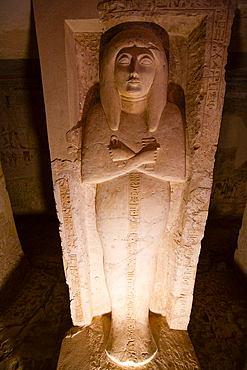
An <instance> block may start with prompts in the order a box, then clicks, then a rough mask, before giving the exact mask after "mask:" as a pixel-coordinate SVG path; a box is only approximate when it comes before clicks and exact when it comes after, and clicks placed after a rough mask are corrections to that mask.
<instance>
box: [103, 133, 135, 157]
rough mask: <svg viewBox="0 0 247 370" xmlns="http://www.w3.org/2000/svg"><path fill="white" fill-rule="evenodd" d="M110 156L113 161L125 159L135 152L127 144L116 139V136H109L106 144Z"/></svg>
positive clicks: (132, 155)
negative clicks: (108, 142) (109, 139)
mask: <svg viewBox="0 0 247 370" xmlns="http://www.w3.org/2000/svg"><path fill="white" fill-rule="evenodd" d="M108 150H109V153H110V157H111V159H112V161H113V162H118V161H127V160H128V159H130V158H132V157H134V156H135V152H133V150H131V149H130V148H129V147H127V145H125V144H124V143H122V142H121V141H119V140H118V138H117V136H115V135H113V136H112V137H111V141H110V145H109V146H108Z"/></svg>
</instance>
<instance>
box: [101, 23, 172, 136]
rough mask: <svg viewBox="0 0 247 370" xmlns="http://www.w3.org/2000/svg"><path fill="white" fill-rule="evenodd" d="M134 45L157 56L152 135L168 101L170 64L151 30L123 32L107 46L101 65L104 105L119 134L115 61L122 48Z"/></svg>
mask: <svg viewBox="0 0 247 370" xmlns="http://www.w3.org/2000/svg"><path fill="white" fill-rule="evenodd" d="M132 46H136V47H145V48H148V49H149V50H150V51H151V52H152V54H153V56H154V61H155V76H154V80H153V83H152V86H151V87H150V90H149V92H148V95H147V97H146V114H147V126H148V129H149V131H150V132H154V131H155V130H156V129H157V127H158V125H159V121H160V117H161V114H162V112H163V109H164V107H165V105H166V102H167V86H168V63H167V58H166V54H165V51H164V48H163V46H162V44H161V42H160V41H159V39H158V38H157V36H156V35H155V33H154V32H153V31H152V30H151V29H150V31H147V30H144V29H140V30H139V29H128V30H125V31H122V32H119V33H118V34H117V35H116V36H114V37H113V39H112V40H111V41H110V43H109V44H108V45H107V47H106V50H105V52H104V54H103V58H102V60H101V64H100V99H101V104H102V106H103V109H104V112H105V114H106V118H107V121H108V124H109V126H110V128H111V129H112V130H113V131H117V130H118V128H119V124H120V114H121V108H122V107H121V98H120V95H119V92H118V90H117V87H116V84H115V79H114V68H115V61H116V57H117V55H118V53H119V51H120V50H121V49H123V48H126V47H132Z"/></svg>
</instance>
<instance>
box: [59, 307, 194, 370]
mask: <svg viewBox="0 0 247 370" xmlns="http://www.w3.org/2000/svg"><path fill="white" fill-rule="evenodd" d="M150 325H151V328H152V332H153V336H154V338H155V341H156V343H158V348H159V350H158V353H157V355H156V356H155V358H154V359H153V360H152V361H151V362H150V363H149V364H147V365H144V366H141V367H135V368H138V369H143V370H161V369H162V370H165V369H174V370H199V369H200V366H199V364H198V361H197V358H196V355H195V352H194V349H193V346H192V344H191V341H190V338H189V335H188V333H187V331H184V330H171V329H169V326H168V324H167V322H166V320H165V318H164V317H162V316H161V315H156V314H152V313H151V314H150ZM109 330H110V314H107V315H103V316H97V317H94V319H93V321H92V323H91V325H89V326H86V327H84V328H79V327H74V328H72V329H71V330H70V331H69V332H68V333H67V335H66V337H65V338H64V340H63V342H62V347H61V351H60V357H59V361H58V366H57V370H96V369H109V370H121V369H123V367H122V366H118V365H116V364H115V363H113V362H112V361H111V360H110V359H109V358H108V357H107V355H106V353H105V351H104V349H105V346H106V342H107V337H108V334H109Z"/></svg>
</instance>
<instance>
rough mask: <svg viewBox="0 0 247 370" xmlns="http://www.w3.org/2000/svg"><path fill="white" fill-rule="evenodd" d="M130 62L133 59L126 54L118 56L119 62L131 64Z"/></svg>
mask: <svg viewBox="0 0 247 370" xmlns="http://www.w3.org/2000/svg"><path fill="white" fill-rule="evenodd" d="M130 63H131V59H130V57H129V56H128V55H126V54H123V55H120V57H119V58H118V64H123V65H129V64H130Z"/></svg>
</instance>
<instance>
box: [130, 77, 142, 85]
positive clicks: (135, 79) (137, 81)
mask: <svg viewBox="0 0 247 370" xmlns="http://www.w3.org/2000/svg"><path fill="white" fill-rule="evenodd" d="M128 83H129V84H131V85H138V84H139V83H140V80H139V79H138V78H135V77H130V78H129V79H128Z"/></svg>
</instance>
